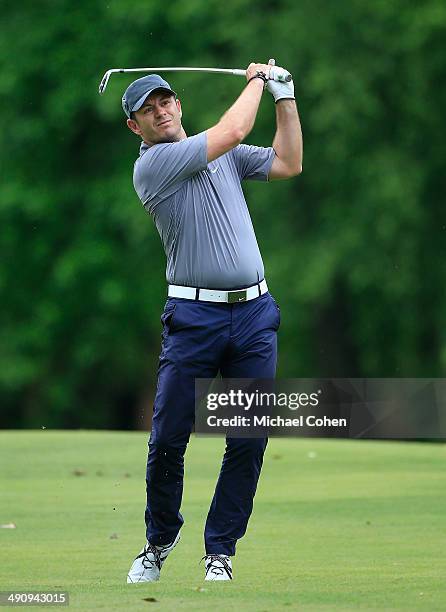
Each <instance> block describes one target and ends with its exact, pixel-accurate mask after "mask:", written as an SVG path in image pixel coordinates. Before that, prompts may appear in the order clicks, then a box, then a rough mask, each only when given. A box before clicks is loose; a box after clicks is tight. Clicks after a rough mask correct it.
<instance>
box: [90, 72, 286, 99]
mask: <svg viewBox="0 0 446 612" xmlns="http://www.w3.org/2000/svg"><path fill="white" fill-rule="evenodd" d="M127 72H213V73H217V74H233V75H236V76H246V70H241V69H239V68H190V67H188V66H173V67H170V66H169V67H160V66H158V67H153V68H111V69H110V70H107V72H106V73H105V74H104V76H103V77H102V80H101V83H100V85H99V93H101V94H102V93H104V91H105V88H106V87H107V83H108V80H109V78H110V76H111V74H113V73H127ZM292 78H293V77H292V76H291V75H288V76H287V77H286V80H287V81H291V79H292Z"/></svg>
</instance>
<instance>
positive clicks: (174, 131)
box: [135, 92, 185, 145]
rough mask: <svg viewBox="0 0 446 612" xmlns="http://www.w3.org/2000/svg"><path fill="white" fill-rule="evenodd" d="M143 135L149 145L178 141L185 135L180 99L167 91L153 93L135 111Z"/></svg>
mask: <svg viewBox="0 0 446 612" xmlns="http://www.w3.org/2000/svg"><path fill="white" fill-rule="evenodd" d="M135 120H136V122H137V124H138V126H139V129H140V130H141V136H142V138H143V140H144V142H146V143H147V144H148V145H154V144H158V143H162V142H178V141H179V140H181V139H182V138H184V137H185V134H184V130H183V127H182V125H181V105H180V102H179V100H176V99H175V97H174V96H172V95H169V94H168V93H165V92H160V93H157V94H153V95H151V96H149V97H148V98H147V100H146V101H145V102H144V104H143V106H142V107H141V108H140V109H139V110H138V111H137V112H136V113H135Z"/></svg>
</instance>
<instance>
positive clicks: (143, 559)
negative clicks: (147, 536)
mask: <svg viewBox="0 0 446 612" xmlns="http://www.w3.org/2000/svg"><path fill="white" fill-rule="evenodd" d="M179 539H180V534H179V533H178V535H177V537H176V538H175V540H174V541H173V542H172V543H171V544H166V546H154V545H153V544H150V542H147V544H146V545H145V546H144V548H143V549H142V551H141V552H140V553H139V555H138V556H137V557H136V559H135V560H134V561H133V563H132V567H131V568H130V570H129V573H128V574H127V583H128V584H134V583H137V582H156V581H157V580H159V579H160V571H161V568H162V566H163V563H164V561H165V560H166V558H167V555H168V554H169V553H170V551H171V550H173V548H175V546H176V545H177V544H178V541H179Z"/></svg>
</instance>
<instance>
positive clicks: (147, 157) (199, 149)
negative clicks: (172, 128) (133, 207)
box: [133, 132, 207, 212]
mask: <svg viewBox="0 0 446 612" xmlns="http://www.w3.org/2000/svg"><path fill="white" fill-rule="evenodd" d="M206 167H207V137H206V132H201V133H200V134H197V135H196V136H191V137H190V138H185V139H184V140H180V141H179V142H167V143H160V144H156V145H153V146H152V147H150V148H149V149H147V150H146V151H145V152H144V153H143V154H142V155H141V157H139V158H138V159H137V160H136V162H135V168H134V173H133V184H134V186H135V190H136V193H137V194H138V196H139V198H140V200H141V202H142V203H143V204H144V206H145V208H146V209H147V210H148V211H149V212H151V208H152V207H153V206H155V205H156V204H158V203H159V202H160V201H161V200H163V199H165V198H168V197H169V196H171V195H173V194H174V193H175V192H176V191H177V190H178V189H179V188H180V187H181V185H182V183H183V182H184V181H185V180H187V179H189V178H190V177H191V176H193V175H194V174H196V173H197V172H200V171H201V170H204V169H205V168H206Z"/></svg>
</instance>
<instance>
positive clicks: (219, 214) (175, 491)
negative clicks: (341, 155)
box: [122, 62, 302, 583]
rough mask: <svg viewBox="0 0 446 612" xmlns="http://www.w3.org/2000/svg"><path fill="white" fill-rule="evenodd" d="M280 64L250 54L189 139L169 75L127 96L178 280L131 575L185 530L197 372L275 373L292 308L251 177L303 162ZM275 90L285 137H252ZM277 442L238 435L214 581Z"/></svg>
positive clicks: (152, 565)
mask: <svg viewBox="0 0 446 612" xmlns="http://www.w3.org/2000/svg"><path fill="white" fill-rule="evenodd" d="M271 63H272V62H270V64H271ZM270 64H254V63H253V64H250V65H249V66H248V68H247V71H246V78H247V84H246V87H245V88H244V90H243V91H242V93H241V94H240V96H239V97H238V99H237V100H236V101H235V103H234V104H233V105H232V106H231V107H230V108H229V110H227V112H226V113H225V114H224V115H223V117H222V118H221V119H220V121H219V122H218V123H217V124H216V125H214V126H213V127H211V128H210V129H208V130H206V131H205V132H202V133H200V134H197V135H195V136H191V137H189V138H188V137H187V136H186V133H185V131H184V129H183V126H182V124H181V116H182V112H181V103H180V101H179V100H178V99H177V97H176V94H175V92H174V91H173V90H172V89H171V87H170V85H169V84H168V83H167V82H166V81H164V80H163V79H162V78H161V77H160V76H158V75H155V74H153V75H148V76H146V77H143V78H141V79H138V80H137V81H135V82H133V83H132V84H131V85H130V86H129V87H128V88H127V90H126V92H125V94H124V96H123V99H122V104H123V109H124V112H125V113H126V115H127V125H128V127H129V128H130V129H131V130H132V132H134V133H135V134H137V135H138V136H140V137H141V138H142V140H143V142H142V144H141V147H140V156H139V158H138V159H137V161H136V162H135V167H134V186H135V189H136V192H137V194H138V196H139V197H140V199H141V201H142V203H143V205H144V208H145V209H146V210H147V212H148V213H149V214H150V215H151V216H152V217H153V219H154V221H155V224H156V227H157V229H158V231H159V234H160V236H161V240H162V243H163V246H164V249H165V252H166V256H167V271H166V277H167V282H168V284H169V289H168V296H169V297H168V300H167V302H166V305H165V309H164V312H163V314H162V316H161V321H162V324H163V335H162V348H161V355H160V360H159V368H158V384H157V391H156V397H155V402H154V414H153V421H152V432H151V436H150V440H149V453H148V459H147V476H146V485H147V507H146V512H145V521H146V537H147V543H146V545H145V546H144V548H143V550H142V551H141V553H140V554H139V555H138V556H137V557H136V559H135V560H134V562H133V564H132V566H131V568H130V571H129V574H128V576H127V582H128V583H135V582H153V581H155V580H158V579H159V576H160V570H161V567H162V565H163V563H164V561H165V559H166V557H167V555H168V554H169V553H170V551H171V550H172V549H173V548H174V547H175V546H176V544H177V543H178V540H179V538H180V529H181V526H182V524H183V517H182V516H181V513H180V505H181V499H182V492H183V474H184V468H183V465H184V464H183V458H184V453H185V450H186V446H187V443H188V441H189V436H190V433H191V430H192V427H193V423H194V410H195V385H194V381H195V379H196V378H213V377H215V376H216V375H217V374H218V372H219V371H220V373H221V375H222V376H223V377H225V378H273V377H274V376H275V371H276V358H277V339H276V333H277V330H278V328H279V324H280V313H279V310H278V307H277V305H276V303H275V301H274V300H273V298H272V297H271V295H270V294H269V293H268V290H267V285H266V281H265V279H264V269H263V263H262V258H261V255H260V252H259V248H258V245H257V241H256V237H255V234H254V229H253V226H252V222H251V218H250V215H249V211H248V208H247V205H246V202H245V199H244V195H243V191H242V188H241V184H240V183H241V181H242V180H244V179H255V180H263V181H267V180H272V179H280V178H289V177H292V176H296V175H297V174H299V173H300V172H301V170H302V134H301V128H300V122H299V117H298V113H297V108H296V103H295V99H294V86H293V83H292V82H289V83H284V82H278V81H275V80H271V79H270V78H269V77H270V73H271V77H273V76H274V74H273V71H276V74H277V71H282V73H283V72H284V71H283V69H282V68H279V67H276V66H272V65H270ZM265 88H266V89H268V91H269V92H270V93H271V94H272V95H273V97H274V100H275V102H276V123H277V130H276V134H275V137H274V141H273V145H272V147H270V148H262V147H254V146H248V145H242V144H240V143H241V142H242V140H243V139H244V138H245V137H246V136H247V135H248V134H249V132H250V131H251V129H252V127H253V125H254V121H255V118H256V114H257V110H258V107H259V104H260V100H261V98H262V94H263V91H264V89H265ZM202 103H204V102H203V101H201V102H199V104H202ZM197 110H198V111H199V107H198V108H197ZM274 214H276V213H274ZM266 444H267V439H265V438H260V439H259V438H257V439H240V438H238V439H235V438H232V439H231V438H227V440H226V450H225V455H224V458H223V463H222V467H221V472H220V475H219V478H218V482H217V485H216V489H215V493H214V498H213V500H212V504H211V507H210V510H209V514H208V517H207V521H206V527H205V548H206V554H205V556H204V557H203V558H204V559H205V571H206V575H205V579H206V580H230V579H232V563H231V556H233V555H234V554H235V546H236V542H237V540H238V539H240V538H241V537H242V536H243V535H244V533H245V531H246V527H247V524H248V520H249V517H250V514H251V512H252V506H253V498H254V494H255V491H256V487H257V481H258V478H259V475H260V470H261V466H262V461H263V454H264V451H265V448H266Z"/></svg>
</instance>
